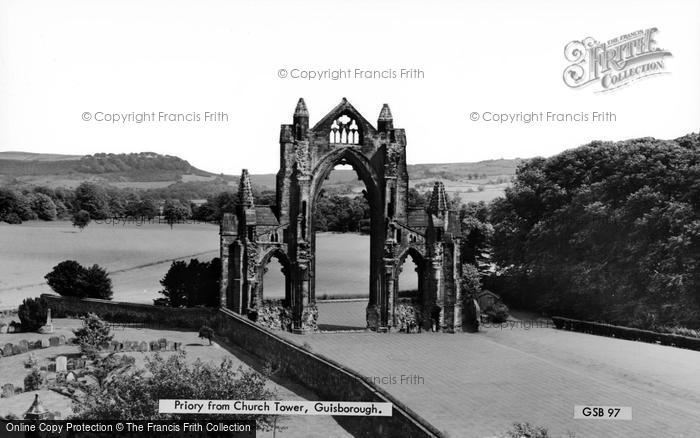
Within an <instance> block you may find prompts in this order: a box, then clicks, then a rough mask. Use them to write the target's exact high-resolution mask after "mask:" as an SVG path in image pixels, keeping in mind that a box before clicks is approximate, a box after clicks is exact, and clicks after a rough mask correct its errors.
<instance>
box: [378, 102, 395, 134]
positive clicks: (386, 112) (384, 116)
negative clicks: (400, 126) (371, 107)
mask: <svg viewBox="0 0 700 438" xmlns="http://www.w3.org/2000/svg"><path fill="white" fill-rule="evenodd" d="M393 129H394V117H393V116H392V115H391V110H390V109H389V104H386V103H385V104H384V105H383V106H382V110H381V111H380V112H379V119H377V130H378V131H391V130H393Z"/></svg>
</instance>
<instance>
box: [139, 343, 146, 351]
mask: <svg viewBox="0 0 700 438" xmlns="http://www.w3.org/2000/svg"><path fill="white" fill-rule="evenodd" d="M139 351H148V343H147V342H146V341H141V343H140V344H139Z"/></svg>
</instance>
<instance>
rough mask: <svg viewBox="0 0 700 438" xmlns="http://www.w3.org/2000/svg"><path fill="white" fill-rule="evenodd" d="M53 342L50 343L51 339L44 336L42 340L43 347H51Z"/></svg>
mask: <svg viewBox="0 0 700 438" xmlns="http://www.w3.org/2000/svg"><path fill="white" fill-rule="evenodd" d="M50 345H51V344H50V343H49V340H48V339H46V338H44V339H42V340H41V348H49V346H50Z"/></svg>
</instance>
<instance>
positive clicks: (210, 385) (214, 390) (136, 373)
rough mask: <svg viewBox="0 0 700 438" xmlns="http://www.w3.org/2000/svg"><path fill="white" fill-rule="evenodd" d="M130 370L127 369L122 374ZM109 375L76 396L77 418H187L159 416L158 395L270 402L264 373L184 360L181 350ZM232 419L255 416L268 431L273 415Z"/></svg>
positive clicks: (229, 363) (228, 362)
mask: <svg viewBox="0 0 700 438" xmlns="http://www.w3.org/2000/svg"><path fill="white" fill-rule="evenodd" d="M128 369H131V371H130V372H127V370H128ZM107 374H108V377H106V378H103V379H102V380H103V383H102V384H101V385H100V386H99V387H96V388H90V389H88V392H87V394H86V396H85V397H83V398H81V399H76V401H75V406H74V412H75V418H80V419H82V420H111V419H119V420H121V421H133V420H178V419H183V418H188V416H183V415H176V414H161V413H159V412H158V401H159V400H161V399H197V400H271V399H273V398H274V397H275V393H274V392H272V391H270V390H268V389H267V381H268V379H267V377H266V376H264V375H262V374H260V373H258V372H256V371H254V370H252V369H243V368H242V367H238V368H235V367H234V365H233V361H232V360H230V359H225V360H224V361H222V362H221V363H220V364H212V363H209V362H202V361H201V360H199V359H197V360H196V361H195V362H194V363H188V361H187V355H186V353H185V352H184V351H181V352H179V353H178V354H175V355H172V356H169V357H168V358H167V359H164V358H163V357H162V356H160V355H159V354H155V355H154V356H153V357H152V358H147V359H146V369H145V370H144V369H134V367H133V365H128V364H127V365H124V366H122V367H117V368H115V369H113V370H111V371H107ZM189 418H191V416H190V417H189ZM223 418H226V419H231V418H232V416H231V415H228V414H226V415H213V414H206V415H200V416H198V419H206V420H220V419H223ZM233 418H235V419H238V420H240V419H250V420H255V421H256V423H257V428H258V429H259V430H269V429H270V428H271V426H272V418H271V417H269V416H264V415H234V416H233Z"/></svg>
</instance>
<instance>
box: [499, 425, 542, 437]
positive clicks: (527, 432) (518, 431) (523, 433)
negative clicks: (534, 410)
mask: <svg viewBox="0 0 700 438" xmlns="http://www.w3.org/2000/svg"><path fill="white" fill-rule="evenodd" d="M523 437H527V438H549V432H547V429H545V428H544V427H540V426H533V425H531V424H530V423H513V427H512V428H511V429H510V430H509V431H508V432H506V435H505V438H523Z"/></svg>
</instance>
